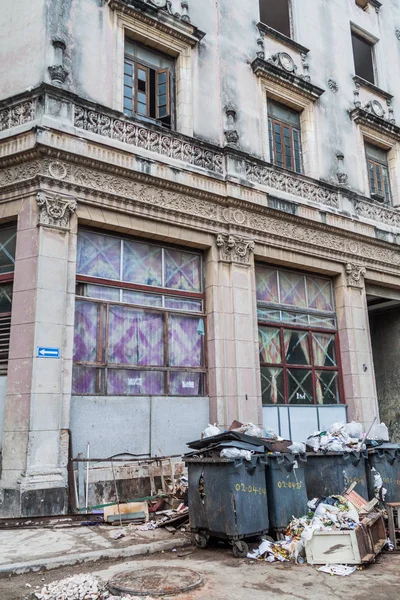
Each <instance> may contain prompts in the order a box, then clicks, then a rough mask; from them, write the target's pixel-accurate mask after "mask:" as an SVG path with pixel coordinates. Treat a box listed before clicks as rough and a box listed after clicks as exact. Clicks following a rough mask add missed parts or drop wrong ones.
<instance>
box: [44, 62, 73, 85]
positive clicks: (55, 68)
mask: <svg viewBox="0 0 400 600" xmlns="http://www.w3.org/2000/svg"><path fill="white" fill-rule="evenodd" d="M48 70H49V74H50V79H51V80H52V82H53V83H59V84H63V83H65V80H66V79H67V77H68V74H69V72H68V71H67V69H66V68H65V67H64V66H63V65H51V66H50V67H48Z"/></svg>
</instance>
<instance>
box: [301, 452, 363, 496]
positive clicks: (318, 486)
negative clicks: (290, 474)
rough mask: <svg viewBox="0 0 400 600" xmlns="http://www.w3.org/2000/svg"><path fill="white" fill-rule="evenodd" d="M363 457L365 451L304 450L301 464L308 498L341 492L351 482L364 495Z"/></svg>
mask: <svg viewBox="0 0 400 600" xmlns="http://www.w3.org/2000/svg"><path fill="white" fill-rule="evenodd" d="M366 458H367V453H366V452H327V453H326V454H316V453H315V452H308V453H307V462H306V464H305V475H306V488H307V496H308V498H309V499H310V500H312V498H326V497H328V496H332V495H337V494H342V493H343V492H344V490H345V489H346V488H348V487H349V486H350V485H351V484H352V483H354V482H355V483H356V484H357V485H356V488H355V491H356V492H357V493H358V494H359V495H360V496H362V497H363V498H365V499H368V486H367V474H366Z"/></svg>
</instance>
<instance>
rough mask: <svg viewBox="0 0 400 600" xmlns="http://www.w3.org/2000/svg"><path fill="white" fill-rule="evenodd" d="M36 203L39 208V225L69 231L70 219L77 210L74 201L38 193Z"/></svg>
mask: <svg viewBox="0 0 400 600" xmlns="http://www.w3.org/2000/svg"><path fill="white" fill-rule="evenodd" d="M36 202H37V205H38V207H39V225H44V226H46V227H55V228H57V229H65V230H68V229H69V226H70V217H71V215H72V214H73V213H74V212H75V211H76V208H77V204H76V200H75V199H72V198H64V197H61V196H58V195H56V196H50V195H48V194H47V193H44V192H39V193H38V195H37V197H36Z"/></svg>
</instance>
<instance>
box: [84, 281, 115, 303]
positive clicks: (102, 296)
mask: <svg viewBox="0 0 400 600" xmlns="http://www.w3.org/2000/svg"><path fill="white" fill-rule="evenodd" d="M85 296H88V297H89V298H97V299H98V300H110V301H111V302H112V301H114V302H119V296H120V291H119V289H118V288H113V287H107V286H106V285H90V284H88V285H87V286H86V294H85Z"/></svg>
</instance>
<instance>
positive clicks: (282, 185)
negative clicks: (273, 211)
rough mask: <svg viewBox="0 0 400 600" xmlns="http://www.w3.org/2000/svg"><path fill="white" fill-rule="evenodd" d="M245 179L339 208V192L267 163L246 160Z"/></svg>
mask: <svg viewBox="0 0 400 600" xmlns="http://www.w3.org/2000/svg"><path fill="white" fill-rule="evenodd" d="M245 168H246V179H248V181H252V182H254V183H259V184H261V185H265V186H268V187H271V188H273V189H274V190H280V191H282V192H286V193H288V194H293V195H294V196H299V197H300V198H304V199H305V200H310V201H311V202H317V203H319V204H325V205H326V206H330V207H331V208H339V194H338V192H337V191H334V190H331V189H329V188H328V187H323V186H322V185H318V184H316V183H313V182H312V181H311V180H309V179H305V178H302V177H301V176H299V175H295V174H293V175H292V174H291V173H288V172H287V171H284V170H281V171H280V170H277V169H276V167H273V166H272V165H270V164H268V163H264V164H260V163H253V162H250V161H247V162H246V166H245Z"/></svg>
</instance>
